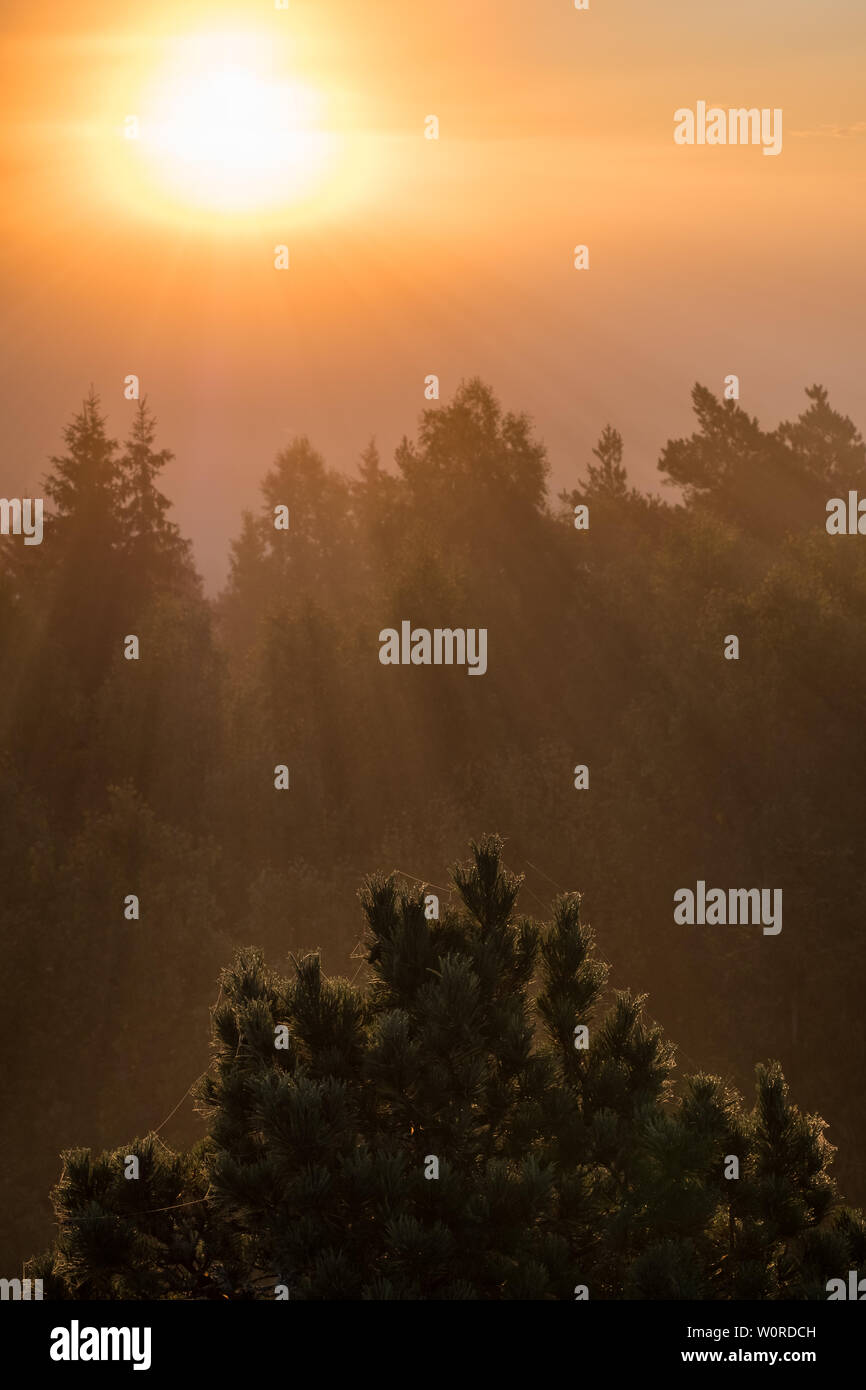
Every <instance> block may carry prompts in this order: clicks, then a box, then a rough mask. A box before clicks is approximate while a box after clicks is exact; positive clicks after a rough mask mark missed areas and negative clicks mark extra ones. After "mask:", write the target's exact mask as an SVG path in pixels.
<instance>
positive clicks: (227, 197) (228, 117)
mask: <svg viewBox="0 0 866 1390" xmlns="http://www.w3.org/2000/svg"><path fill="white" fill-rule="evenodd" d="M322 105H323V102H322V97H321V95H320V93H318V92H317V91H316V90H315V89H314V88H312V87H309V86H307V85H305V84H303V83H300V82H297V81H294V80H291V79H289V78H287V77H285V76H284V75H283V74H280V73H275V72H274V70H273V59H272V55H271V52H270V49H269V46H268V45H267V44H266V43H262V41H261V40H259V39H257V38H254V37H251V36H246V35H237V34H230V35H226V34H221V35H205V36H202V35H199V36H196V37H194V38H189V39H182V40H178V41H177V42H176V45H175V51H174V52H173V54H172V56H171V58H170V60H169V61H168V62H167V63H166V64H165V66H164V67H163V69H162V70H161V71H160V72H159V73H158V74H157V76H156V77H155V78H154V79H153V81H152V82H151V84H150V86H149V87H148V89H147V90H146V91H145V94H144V98H143V102H142V115H141V122H140V130H139V133H138V136H137V138H138V141H139V147H140V153H141V157H142V160H143V161H144V163H145V164H146V165H147V166H148V173H149V175H150V177H151V178H152V179H153V180H154V181H155V183H156V184H157V185H158V186H160V187H161V188H162V189H163V190H164V192H165V194H167V195H168V196H169V197H172V198H173V199H176V200H177V201H178V202H180V203H183V204H186V205H187V206H189V205H192V206H195V207H198V208H201V209H212V210H215V211H224V212H229V213H239V212H255V211H259V210H266V209H268V208H276V207H285V206H287V205H291V204H294V203H296V202H298V201H299V200H302V199H304V198H306V197H308V196H309V195H310V194H312V193H314V192H315V191H316V189H317V188H318V187H319V186H320V185H321V184H322V183H323V182H324V181H325V180H326V179H327V178H328V177H329V175H330V174H331V172H332V168H333V164H334V154H335V148H334V147H335V140H334V137H333V136H331V135H329V134H328V133H327V132H326V131H324V130H323V129H322V128H321V125H320V124H319V122H320V120H321V113H322Z"/></svg>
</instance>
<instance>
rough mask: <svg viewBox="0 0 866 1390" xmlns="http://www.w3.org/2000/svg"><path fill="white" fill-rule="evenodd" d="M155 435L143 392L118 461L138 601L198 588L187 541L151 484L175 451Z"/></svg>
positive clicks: (127, 544)
mask: <svg viewBox="0 0 866 1390" xmlns="http://www.w3.org/2000/svg"><path fill="white" fill-rule="evenodd" d="M155 438H156V419H155V417H154V415H153V413H152V411H150V410H149V409H148V406H147V397H143V398H142V399H141V400H140V401H139V403H138V407H137V409H136V412H135V418H134V420H133V422H132V427H131V429H130V432H129V438H128V440H127V442H126V446H125V449H124V452H123V456H122V458H121V460H120V466H119V488H118V502H119V508H118V513H119V522H120V527H121V536H122V544H123V549H124V552H125V556H126V559H127V561H128V573H129V575H130V579H131V581H132V584H133V586H134V590H135V595H136V596H137V598H138V599H139V601H140V600H141V599H143V598H144V597H145V596H147V595H149V594H150V593H152V592H153V591H155V590H158V589H166V588H180V589H183V588H184V587H190V586H191V587H192V589H193V590H195V589H196V587H197V581H196V577H195V571H194V568H193V565H192V560H191V556H190V549H191V547H190V542H189V541H188V540H185V539H184V538H183V537H182V536H181V534H180V528H179V527H178V526H177V525H176V524H175V523H174V522H172V521H169V519H168V511H169V508H170V507H171V502H170V501H169V500H168V498H167V497H165V496H164V495H163V493H161V492H160V491H159V489H158V487H157V486H156V479H157V476H158V474H159V473H161V472H162V470H163V468H165V466H166V464H168V463H170V462H171V461H172V459H173V458H174V454H172V453H171V451H170V450H169V449H159V450H157V449H155V448H154V441H155ZM137 606H138V604H137V603H134V607H137Z"/></svg>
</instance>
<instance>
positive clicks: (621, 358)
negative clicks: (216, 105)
mask: <svg viewBox="0 0 866 1390" xmlns="http://www.w3.org/2000/svg"><path fill="white" fill-rule="evenodd" d="M590 4H591V7H590V10H589V11H588V12H586V13H583V12H577V11H575V10H574V8H573V4H571V3H570V0H535V3H532V4H530V3H518V0H507V2H505V3H503V2H502V0H500V2H499V3H496V0H437V3H436V4H432V3H431V4H429V5H425V4H423V3H421V2H420V0H418V2H417V3H411V4H410V3H408V0H401V3H396V0H376V4H375V5H370V6H360V5H358V4H357V3H356V0H352V3H349V0H334V2H333V3H332V2H331V0H289V9H288V10H287V11H284V12H280V11H275V10H274V8H273V5H272V3H270V4H269V3H267V0H260V3H246V4H242V5H239V4H237V3H235V4H221V3H208V4H204V3H201V0H191V2H190V3H185V4H183V3H181V4H177V3H172V4H170V5H168V4H166V5H163V4H160V3H153V4H148V5H146V6H141V7H118V6H116V5H115V4H113V3H106V0H77V3H76V4H75V5H74V6H69V7H65V8H64V7H47V6H44V5H43V6H39V5H35V6H34V5H26V6H25V5H23V4H18V3H13V4H12V5H11V6H10V5H9V3H8V0H7V3H6V5H5V12H6V13H5V21H6V23H5V38H4V41H3V53H4V59H5V61H4V77H3V83H2V86H0V123H2V137H3V138H2V157H0V163H2V176H3V187H4V197H3V200H2V206H0V236H2V243H3V250H4V255H3V258H2V262H3V264H2V271H0V275H2V281H0V290H2V302H3V305H4V308H5V316H6V320H5V332H4V334H3V340H2V348H0V352H2V365H0V399H2V412H3V416H2V418H3V420H4V423H5V431H4V434H5V441H6V447H5V451H4V458H3V478H2V480H0V490H2V492H3V494H4V495H7V496H12V495H23V494H25V493H28V494H29V493H32V492H33V491H34V489H35V486H36V480H37V479H38V477H39V476H40V475H41V473H42V472H43V471H44V468H45V464H46V457H47V455H48V454H49V453H51V452H54V451H56V449H57V448H58V446H59V439H60V429H61V427H62V425H63V423H64V422H65V421H66V419H67V418H68V416H69V414H70V413H71V411H72V410H73V409H74V408H75V407H76V405H77V403H78V402H79V401H80V399H81V397H82V395H83V394H84V393H85V392H86V390H87V388H88V386H89V384H90V382H93V383H94V384H95V386H96V388H97V390H99V391H100V393H101V394H102V397H103V402H104V404H105V406H106V408H107V410H108V412H109V417H110V423H111V427H112V430H113V432H114V433H116V434H120V435H123V433H124V432H125V427H126V422H127V419H128V416H129V413H130V411H131V409H132V406H131V405H130V404H129V403H128V402H125V401H124V399H123V379H124V377H125V376H126V375H127V373H130V372H135V373H137V374H138V375H139V376H140V377H141V382H142V388H143V390H145V391H147V393H148V395H149V398H150V401H151V403H152V405H153V406H154V408H155V409H156V412H157V414H158V416H159V418H160V426H161V427H160V442H161V443H162V444H163V445H166V446H168V447H170V448H172V449H173V450H174V451H175V453H176V454H177V461H176V463H175V464H174V465H173V466H172V469H171V470H170V472H169V474H168V475H167V477H166V482H165V486H166V490H167V491H168V492H169V494H170V495H171V496H172V497H173V498H174V499H175V501H176V503H177V510H176V518H177V519H178V520H179V521H180V522H181V524H182V525H183V527H184V529H185V530H186V531H187V532H188V533H190V534H192V536H193V538H194V540H195V544H196V553H197V556H198V559H199V563H200V565H201V566H202V568H203V569H204V571H205V573H206V575H207V577H208V580H209V582H210V583H211V585H213V584H214V583H216V582H218V581H219V579H220V578H221V576H222V573H223V572H224V567H225V561H226V551H227V544H228V539H229V537H230V536H231V535H233V534H235V533H236V531H237V527H238V517H239V512H240V508H241V507H242V506H244V505H249V504H255V502H256V501H257V484H258V480H259V479H260V477H261V476H262V474H263V473H264V472H265V470H266V468H267V467H268V466H269V464H270V462H271V459H272V457H273V455H274V453H275V452H276V451H277V449H278V448H279V447H280V446H281V445H282V444H284V443H285V442H287V440H288V439H289V438H291V436H292V435H294V434H296V433H307V434H309V435H310V437H311V438H312V440H313V442H314V443H315V444H316V445H317V447H319V448H320V449H321V450H322V452H323V453H324V454H325V456H326V458H327V459H328V461H329V462H330V463H332V464H334V465H336V466H339V467H341V468H345V469H351V468H352V467H353V464H354V461H355V459H356V458H357V456H358V454H359V452H360V450H361V448H362V447H363V446H364V444H365V443H366V442H367V440H368V439H369V437H370V435H371V434H376V435H377V436H378V440H379V444H380V447H381V449H382V451H383V453H384V454H386V455H389V454H390V452H391V450H392V449H393V447H394V445H395V443H396V442H397V441H398V439H399V437H400V435H401V434H402V433H403V432H404V431H411V430H412V428H413V425H414V421H415V418H416V416H417V414H418V412H419V410H420V409H422V408H423V406H424V404H425V402H424V399H423V382H424V377H425V376H426V375H427V374H428V373H431V372H435V373H437V374H438V375H439V376H440V379H441V383H442V391H443V397H444V398H446V399H447V397H448V396H449V395H450V393H451V391H452V389H453V387H454V386H455V385H456V383H457V382H458V381H459V379H460V378H461V377H462V376H467V375H475V374H480V375H481V376H483V377H485V378H486V379H487V380H489V381H490V382H491V383H492V384H493V385H494V387H495V388H496V390H497V391H498V393H499V395H500V397H501V398H502V400H503V403H504V404H505V405H506V406H508V407H510V408H520V409H526V410H528V411H529V412H530V413H531V414H532V415H534V417H535V419H536V422H537V426H538V429H539V432H540V434H541V435H542V437H543V438H544V439H545V440H546V441H547V443H548V445H549V448H550V452H551V457H552V460H553V463H554V466H555V482H556V483H557V484H561V483H564V482H566V481H568V480H569V478H570V475H571V472H572V471H573V470H574V469H575V468H578V467H580V466H581V465H582V464H583V463H584V461H585V460H586V458H587V456H588V455H589V451H590V448H591V446H592V444H593V443H594V441H595V439H596V437H597V436H598V434H599V433H600V431H601V429H602V427H603V426H604V424H605V423H606V422H607V421H611V422H612V423H614V424H615V425H617V427H618V428H620V429H621V430H622V432H623V434H624V436H625V442H626V462H627V463H628V465H629V467H630V470H631V472H632V474H633V477H634V479H635V480H636V481H638V482H641V483H644V484H648V483H653V482H654V479H655V462H656V458H657V456H658V452H659V449H660V447H661V445H662V444H663V443H664V441H665V439H666V438H667V437H668V436H670V435H671V434H675V433H679V432H682V431H683V430H684V429H687V428H688V425H689V401H688V393H689V390H690V387H691V385H692V383H693V382H694V381H695V380H696V379H700V380H702V381H704V382H705V383H706V384H708V385H710V386H711V387H713V388H715V389H720V388H721V382H722V378H723V377H724V376H725V374H727V373H729V372H736V373H737V374H738V375H739V377H740V381H741V393H742V394H741V403H742V404H743V405H744V406H745V407H746V408H747V409H749V410H751V411H754V412H755V413H756V414H758V415H759V416H760V418H761V419H762V421H763V422H764V423H766V424H768V425H769V424H775V423H776V421H777V420H778V419H779V418H780V417H783V416H787V415H792V414H796V413H797V411H798V410H799V409H800V408H801V404H802V401H803V396H802V388H803V387H804V386H806V385H809V384H811V383H812V382H813V381H816V380H817V381H821V382H823V383H824V384H825V385H826V386H827V387H828V388H829V389H830V393H831V400H832V401H833V403H834V404H835V405H836V406H837V407H838V408H839V409H842V410H844V411H846V412H848V413H850V414H851V415H852V416H853V417H854V418H855V419H856V420H857V422H858V423H859V424H860V425H861V426H863V427H866V411H864V410H863V408H862V407H863V392H862V388H861V382H862V376H863V360H864V354H863V336H864V329H863V324H864V307H866V306H864V294H863V282H864V280H863V277H864V272H863V250H862V248H863V246H864V245H866V198H864V152H866V96H864V84H863V81H862V75H861V74H862V68H863V64H864V58H866V6H864V5H863V4H862V0H822V3H814V4H812V3H805V0H785V2H784V3H783V0H762V2H761V3H758V0H749V3H745V2H742V3H739V2H738V3H733V4H725V5H714V6H701V5H696V4H694V3H693V0H689V3H685V2H684V0H677V3H667V4H653V3H652V0H618V2H617V0H590ZM225 33H232V34H234V35H235V36H236V37H235V39H234V40H232V48H231V52H233V53H234V54H235V55H236V61H237V62H238V63H240V64H241V65H243V63H244V62H245V61H246V52H247V50H246V47H245V44H246V41H247V40H249V42H250V43H251V44H254V46H255V48H256V52H257V53H260V54H261V55H263V56H262V62H263V63H264V68H265V69H266V78H267V81H268V82H270V81H273V82H274V83H275V84H285V83H292V84H294V86H293V90H294V88H295V87H297V88H298V89H299V90H304V91H307V92H309V93H311V94H312V98H313V99H314V104H315V108H316V109H315V113H314V120H313V131H314V136H315V140H316V141H321V142H322V143H321V145H319V144H315V145H314V155H313V156H312V158H313V160H314V161H315V160H316V159H318V158H319V156H318V154H317V153H316V151H318V150H319V149H320V148H322V149H324V150H325V151H326V159H325V160H324V161H323V162H322V164H321V167H320V168H318V169H314V170H313V173H314V175H315V177H314V178H313V184H312V186H311V189H309V190H308V191H307V192H306V193H304V194H298V191H297V189H289V191H288V192H287V193H286V197H285V199H284V200H283V201H280V198H276V199H273V200H272V202H274V203H276V205H272V206H270V207H268V208H266V209H264V210H262V209H260V208H257V207H253V208H252V209H251V210H248V211H242V212H241V213H232V214H226V213H225V212H224V211H215V210H214V209H213V208H212V207H210V208H205V207H202V206H200V205H197V204H195V203H193V202H192V201H190V200H189V199H188V197H187V196H186V190H187V189H188V187H189V180H187V178H186V172H187V169H185V167H184V166H180V165H178V164H177V162H176V161H174V160H173V158H172V156H171V153H170V152H169V154H168V155H166V156H165V157H163V153H162V152H160V153H158V156H157V157H156V158H155V159H154V157H151V158H150V161H149V162H148V159H147V154H146V142H145V144H138V145H136V144H134V143H133V142H131V141H125V140H124V138H123V133H122V125H123V121H124V118H125V117H126V116H127V115H128V114H130V113H135V112H138V113H139V115H140V117H141V119H142V120H143V122H145V123H146V122H147V121H148V118H149V116H150V117H151V128H153V121H154V120H155V119H156V117H155V115H154V112H155V110H156V108H155V105H154V103H155V101H156V98H155V97H154V95H153V94H154V92H155V91H157V90H160V91H162V90H164V89H166V84H167V89H170V90H169V98H170V99H171V100H180V99H183V97H184V93H185V92H186V93H187V95H188V93H189V91H190V90H191V89H192V87H193V86H194V83H193V77H194V74H193V73H192V68H191V66H190V63H191V60H190V58H189V55H190V54H194V53H195V52H198V51H199V50H198V49H196V47H195V44H196V42H199V40H197V39H195V36H202V35H211V36H213V35H215V34H225ZM207 51H208V52H209V51H210V50H207ZM208 61H209V59H208ZM166 64H169V65H171V66H170V73H171V74H172V75H171V76H170V78H167V79H165V81H163V79H162V78H161V77H160V74H163V73H165V71H166ZM188 70H189V77H188V78H187V76H186V73H187V71H188ZM257 71H258V69H257ZM196 80H198V79H197V78H196ZM262 80H263V81H264V79H262ZM160 82H163V86H162V87H159V83H160ZM281 90H282V88H281ZM698 100H706V101H707V102H708V103H710V104H718V105H720V106H724V107H728V106H757V107H781V108H782V110H783V129H784V144H783V150H782V153H781V154H780V155H779V157H778V158H767V157H764V156H763V155H762V153H761V151H760V149H755V148H730V147H728V148H708V147H704V148H697V147H695V148H681V147H678V146H675V145H674V143H673V138H672V131H673V112H674V110H675V109H677V108H678V107H683V106H692V107H693V106H694V105H695V103H696V102H697V101H698ZM431 113H435V114H436V115H437V116H438V117H439V121H440V139H439V140H438V141H435V142H434V141H428V140H425V139H424V138H423V129H424V119H425V117H426V116H427V115H428V114H431ZM220 119H221V120H223V121H224V120H225V117H224V115H223V116H222V117H221V118H220ZM326 166H327V167H326ZM187 168H188V166H187ZM170 177H173V179H174V183H173V184H172V183H171V182H170ZM316 180H318V182H317V181H316ZM178 189H180V190H181V191H180V193H178ZM278 242H285V243H286V244H287V245H288V246H289V248H290V255H291V268H290V270H289V271H287V272H277V271H275V270H274V269H273V247H274V245H275V244H276V243H278ZM577 242H585V243H587V244H588V245H589V247H590V262H591V268H590V270H589V272H577V271H575V270H574V269H573V267H572V248H573V247H574V245H575V244H576V243H577Z"/></svg>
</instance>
